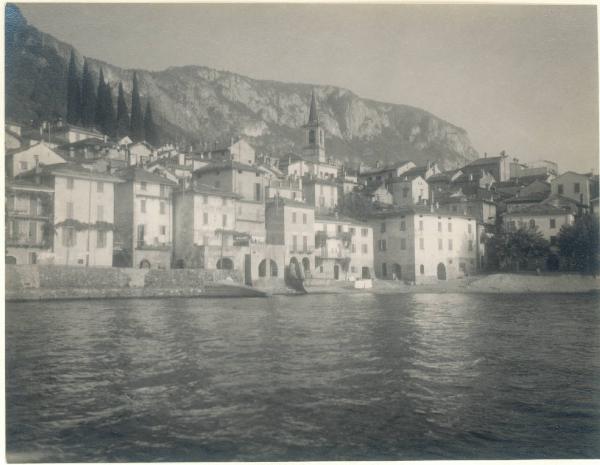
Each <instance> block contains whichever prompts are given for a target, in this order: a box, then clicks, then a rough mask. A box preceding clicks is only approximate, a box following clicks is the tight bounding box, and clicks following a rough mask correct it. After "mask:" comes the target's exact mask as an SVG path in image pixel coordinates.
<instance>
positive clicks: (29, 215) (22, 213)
mask: <svg viewBox="0 0 600 465" xmlns="http://www.w3.org/2000/svg"><path fill="white" fill-rule="evenodd" d="M6 214H7V216H8V217H9V218H18V219H36V220H48V219H50V212H48V211H45V210H43V209H41V208H37V209H34V210H33V211H32V210H29V209H24V210H10V209H7V211H6Z"/></svg>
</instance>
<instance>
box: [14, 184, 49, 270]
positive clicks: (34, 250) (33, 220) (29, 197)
mask: <svg viewBox="0 0 600 465" xmlns="http://www.w3.org/2000/svg"><path fill="white" fill-rule="evenodd" d="M5 195H6V204H5V205H6V210H5V221H6V222H5V236H4V237H5V254H6V255H5V262H6V263H11V264H15V265H28V264H29V265H35V264H36V263H38V262H43V260H44V257H45V256H47V255H48V253H50V252H51V250H52V244H53V240H54V234H53V227H52V225H53V224H54V218H53V206H54V199H53V197H54V188H53V186H50V185H45V184H41V183H36V182H34V181H33V180H22V179H16V180H15V179H11V180H7V181H6V185H5Z"/></svg>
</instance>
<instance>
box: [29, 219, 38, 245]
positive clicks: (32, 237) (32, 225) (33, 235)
mask: <svg viewBox="0 0 600 465" xmlns="http://www.w3.org/2000/svg"><path fill="white" fill-rule="evenodd" d="M36 241H37V223H36V222H35V221H30V222H29V242H36Z"/></svg>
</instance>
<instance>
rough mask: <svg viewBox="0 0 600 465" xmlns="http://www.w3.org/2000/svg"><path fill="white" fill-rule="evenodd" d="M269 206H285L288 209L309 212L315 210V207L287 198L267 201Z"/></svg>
mask: <svg viewBox="0 0 600 465" xmlns="http://www.w3.org/2000/svg"><path fill="white" fill-rule="evenodd" d="M267 205H275V206H279V205H285V206H286V207H296V208H306V209H309V210H314V208H315V207H314V206H313V205H309V204H307V203H304V202H300V201H298V200H292V199H287V198H285V197H275V198H271V199H269V200H267Z"/></svg>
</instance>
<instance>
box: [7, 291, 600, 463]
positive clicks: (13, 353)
mask: <svg viewBox="0 0 600 465" xmlns="http://www.w3.org/2000/svg"><path fill="white" fill-rule="evenodd" d="M599 320H600V311H599V310H598V300H597V297H593V296H583V295H582V296H570V295H546V296H522V295H519V296H516V295H515V296H511V295H507V296H492V295H490V296H486V295H424V294H415V295H385V296H375V295H370V294H365V295H343V296H339V295H331V296H323V295H319V296H303V297H295V298H289V297H274V298H272V299H215V300H203V299H171V300H110V301H86V302H51V303H44V304H43V305H40V304H36V303H19V304H9V305H8V308H7V315H6V362H7V364H6V366H7V411H6V414H7V451H8V455H9V459H12V460H14V461H89V460H94V461H98V460H102V461H119V460H121V461H123V460H129V461H133V460H144V461H151V460H171V461H177V460H188V461H194V460H195V461H198V460H232V459H235V460H296V459H303V460H319V459H338V460H343V459H409V458H413V459H419V458H429V459H438V458H548V457H557V458H589V457H599V456H600V378H599V373H600V370H599V368H600V367H599V364H600V342H599V341H600V338H599V325H598V323H599Z"/></svg>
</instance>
